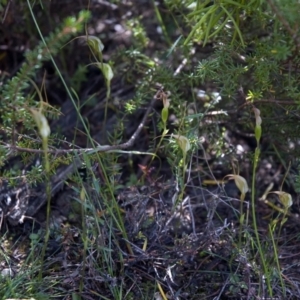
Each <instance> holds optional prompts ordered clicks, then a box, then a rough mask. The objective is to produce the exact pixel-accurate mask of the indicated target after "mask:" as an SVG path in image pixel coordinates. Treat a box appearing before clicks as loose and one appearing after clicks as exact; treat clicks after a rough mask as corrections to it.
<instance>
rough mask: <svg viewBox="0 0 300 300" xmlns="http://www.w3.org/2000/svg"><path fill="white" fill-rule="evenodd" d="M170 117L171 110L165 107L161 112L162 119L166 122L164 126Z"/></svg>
mask: <svg viewBox="0 0 300 300" xmlns="http://www.w3.org/2000/svg"><path fill="white" fill-rule="evenodd" d="M168 117H169V110H168V109H167V108H165V107H164V108H163V109H162V111H161V119H162V121H163V122H164V124H166V123H167V121H168Z"/></svg>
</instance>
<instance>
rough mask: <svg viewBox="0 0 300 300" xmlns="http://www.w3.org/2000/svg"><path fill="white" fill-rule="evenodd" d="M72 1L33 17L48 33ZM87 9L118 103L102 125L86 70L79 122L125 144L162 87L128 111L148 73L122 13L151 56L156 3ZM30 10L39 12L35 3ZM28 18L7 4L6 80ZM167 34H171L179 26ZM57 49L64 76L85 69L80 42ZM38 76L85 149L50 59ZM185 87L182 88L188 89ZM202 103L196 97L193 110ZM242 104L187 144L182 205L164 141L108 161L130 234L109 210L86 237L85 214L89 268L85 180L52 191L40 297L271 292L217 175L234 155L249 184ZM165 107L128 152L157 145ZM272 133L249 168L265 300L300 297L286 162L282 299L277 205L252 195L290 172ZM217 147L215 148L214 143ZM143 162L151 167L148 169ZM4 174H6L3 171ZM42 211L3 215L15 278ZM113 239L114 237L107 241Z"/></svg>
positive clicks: (233, 196)
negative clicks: (131, 52) (130, 53)
mask: <svg viewBox="0 0 300 300" xmlns="http://www.w3.org/2000/svg"><path fill="white" fill-rule="evenodd" d="M70 7H71V4H70V2H67V1H63V2H53V1H52V2H51V3H50V4H49V7H48V8H46V9H48V11H49V14H48V16H49V18H48V19H47V18H45V19H40V20H39V19H38V21H39V22H40V26H41V28H42V29H43V30H44V34H45V35H47V32H48V31H52V30H53V27H52V26H55V24H53V20H52V19H51V18H54V16H56V12H57V11H60V15H59V19H61V18H63V17H65V16H68V15H70V14H71V12H72V11H71V10H70ZM80 9H82V7H81V6H80V5H79V4H78V7H77V6H76V8H75V9H74V10H75V11H74V12H78V11H79V10H80ZM90 9H91V11H92V15H93V18H92V21H91V25H90V28H89V31H91V32H92V31H94V33H93V34H94V35H98V36H100V37H101V40H102V42H103V43H104V45H105V50H104V59H105V61H108V60H109V59H111V60H113V61H115V67H116V70H117V71H116V72H115V78H114V79H113V81H112V95H111V99H112V103H113V105H110V106H109V108H108V114H107V120H106V122H105V123H104V121H103V120H104V119H105V117H104V115H105V107H106V100H105V95H106V89H105V86H104V80H103V77H102V75H101V72H100V71H98V70H97V69H96V68H93V67H89V68H88V71H87V73H86V80H85V81H84V82H82V84H81V85H78V90H77V93H78V95H79V99H80V100H79V102H80V105H81V107H82V108H81V110H80V112H81V115H82V116H83V118H84V120H88V124H89V130H90V134H91V136H92V137H93V139H94V141H96V142H97V143H100V144H111V143H112V141H113V142H114V143H121V142H126V141H127V140H128V139H129V138H130V137H131V136H132V134H133V133H134V131H135V130H136V128H137V127H138V125H139V124H140V122H141V120H142V118H143V116H144V114H145V112H146V109H147V108H148V107H149V105H150V102H151V98H152V97H154V95H155V93H156V92H157V90H158V88H157V86H156V85H155V82H153V83H151V84H149V92H148V94H145V98H144V99H143V100H144V101H143V103H142V105H141V107H140V108H139V109H137V110H136V111H135V112H134V113H133V114H132V115H128V114H126V113H125V104H126V103H127V102H128V101H131V100H132V99H134V97H135V96H136V93H138V92H140V91H141V88H140V86H141V82H140V80H138V79H139V78H140V76H141V73H143V72H144V70H143V69H142V70H141V69H135V66H134V65H133V64H132V60H131V58H129V57H127V56H126V54H125V55H121V53H122V52H124V51H125V50H128V49H130V47H134V46H135V45H134V42H136V40H135V39H134V38H133V37H132V31H131V30H125V29H124V28H125V21H126V18H129V17H128V16H127V15H126V13H127V12H128V11H132V13H133V14H134V16H142V23H143V25H144V26H145V30H146V33H147V37H148V38H149V42H148V46H147V47H146V48H145V49H144V50H145V53H147V55H149V56H150V57H152V58H153V57H155V55H157V53H160V54H161V53H163V52H164V51H167V49H168V48H167V46H166V43H165V42H164V39H163V36H162V35H159V34H157V32H156V27H157V22H156V21H155V18H154V16H155V14H154V11H153V6H152V4H151V5H150V3H148V1H144V2H143V5H142V6H141V7H137V6H130V4H123V5H119V6H115V5H114V4H110V3H109V2H106V1H99V2H98V3H96V2H93V3H92V4H91V7H90ZM72 10H73V7H72ZM35 13H36V14H37V15H38V13H39V9H38V8H36V12H35ZM24 22H25V20H24V18H23V17H22V16H21V15H20V11H19V10H18V7H16V4H15V3H13V2H11V7H10V8H9V9H8V11H7V15H6V18H5V22H4V24H3V28H2V34H1V38H0V43H1V60H0V70H1V71H2V73H6V74H9V75H5V77H3V78H2V80H8V79H9V78H10V77H11V76H13V75H14V74H15V72H16V71H17V70H18V68H19V67H20V64H21V63H22V60H23V52H24V50H22V46H24V47H25V48H29V49H30V48H31V47H32V45H34V44H35V42H36V37H29V36H28V33H27V32H26V30H24V31H23V30H21V29H20V28H21V27H22V26H23V25H24ZM27 26H29V25H27ZM27 29H28V28H27ZM173 35H174V36H176V31H175V30H174V31H173ZM170 37H171V38H172V37H173V36H172V35H170ZM174 40H175V39H174ZM197 50H199V51H198V52H197V53H196V54H195V55H194V57H193V59H194V60H197V59H202V58H203V57H208V56H209V55H211V54H212V53H213V45H209V46H207V47H205V48H202V49H201V48H199V49H197ZM62 51H63V52H64V55H63V56H60V57H59V58H58V61H59V65H60V66H61V69H62V73H63V74H64V76H65V77H66V78H67V82H72V79H74V74H75V71H76V70H77V68H78V65H79V63H80V64H82V65H85V64H88V63H89V62H90V61H89V59H90V58H89V52H88V49H85V48H84V47H81V46H80V45H79V43H77V42H76V41H75V42H74V43H71V44H70V45H68V47H66V49H63V50H62ZM62 57H64V58H65V62H63V61H61V59H62ZM69 58H72V59H69ZM176 59H177V61H176ZM163 63H164V64H166V65H167V68H168V69H169V70H170V71H171V72H174V71H175V70H176V69H177V67H178V65H179V63H180V57H176V58H173V60H172V61H171V60H170V59H169V60H168V59H166V60H165V61H164V62H163ZM64 66H65V67H64ZM43 72H46V88H47V92H46V93H47V97H48V100H49V103H50V104H51V105H53V106H56V107H58V108H60V109H61V112H62V117H60V118H59V119H58V120H52V121H50V122H51V129H52V132H55V131H62V133H63V135H64V136H65V137H66V140H67V141H68V142H70V143H75V144H76V145H77V146H78V147H81V148H84V147H90V142H89V140H88V139H87V137H86V134H85V133H84V128H83V126H82V124H81V123H80V121H78V113H77V112H76V110H75V108H74V105H73V104H72V102H71V101H70V99H68V97H67V95H66V93H65V91H64V88H63V86H62V84H61V83H60V80H59V78H58V77H57V76H56V73H55V70H54V69H53V67H52V66H51V64H50V63H46V64H45V67H44V70H43ZM39 75H42V73H41V74H39ZM42 80H43V76H37V78H36V81H37V85H38V86H41V83H42ZM73 83H74V81H73ZM201 89H204V90H209V89H211V87H210V86H209V84H208V86H207V87H201ZM171 92H172V91H171ZM182 93H183V94H184V91H183V92H182ZM237 94H238V92H237ZM88 99H89V101H87V100H88ZM236 104H239V105H236ZM201 105H202V104H201V103H200V104H199V106H201ZM242 105H243V97H242V96H240V97H237V103H234V105H232V106H231V107H230V106H229V107H228V106H227V107H225V108H222V109H227V111H228V114H229V117H227V118H225V119H221V118H217V117H215V118H211V117H210V116H206V117H204V118H203V120H202V122H201V130H199V139H200V138H202V139H204V142H203V143H202V146H201V147H199V150H197V151H194V152H193V155H192V158H191V159H192V164H191V167H190V171H189V176H188V177H187V178H188V179H187V186H186V189H185V192H184V197H183V201H182V203H181V204H180V205H179V203H177V204H176V203H175V204H174V201H175V200H176V199H177V198H178V197H177V196H178V187H177V183H176V176H175V175H174V168H173V166H171V165H170V161H168V153H167V151H164V149H162V150H161V149H160V150H159V151H158V152H157V154H158V156H159V159H154V160H153V161H152V157H151V156H149V155H148V156H147V155H128V154H122V155H120V156H119V157H118V159H117V160H115V161H114V162H113V164H115V166H117V167H118V171H117V172H116V174H115V176H114V181H115V183H114V184H113V186H114V187H115V190H114V195H115V198H116V200H117V203H118V205H119V207H120V208H121V211H122V215H123V219H124V225H125V229H126V232H127V237H128V241H126V240H124V238H122V236H121V235H120V232H119V230H118V229H117V228H116V227H114V226H112V227H109V226H108V225H107V222H108V221H107V220H108V219H109V218H105V217H104V218H103V219H102V220H101V222H102V223H101V224H100V225H101V234H99V232H98V233H97V235H96V236H95V235H93V234H94V231H93V230H94V228H95V227H97V226H96V225H95V223H94V222H95V221H97V220H96V219H95V218H94V217H93V215H91V216H90V217H87V218H86V220H85V222H86V225H85V226H86V230H87V232H88V234H89V235H90V236H89V242H90V243H91V245H93V246H89V249H88V255H86V257H85V262H84V264H82V263H83V262H82V259H83V253H82V249H83V244H82V239H81V235H82V218H81V215H80V208H79V209H78V206H77V205H76V204H77V203H78V201H77V200H74V199H78V197H79V195H78V193H79V191H80V186H78V183H76V181H73V180H68V181H67V183H66V184H65V186H64V188H63V189H62V190H60V191H59V192H57V193H56V194H55V195H53V198H52V202H51V222H52V233H51V238H50V242H49V247H48V248H47V259H46V261H45V266H44V268H45V271H44V278H45V281H44V283H43V284H42V285H41V291H42V292H41V291H39V292H40V293H42V294H43V295H44V296H45V295H51V296H52V298H51V299H71V295H72V294H74V293H78V294H79V290H80V289H81V293H80V295H81V297H82V299H117V298H116V296H115V295H113V293H112V287H114V286H122V287H123V291H124V294H123V296H122V298H120V299H163V298H162V296H161V294H160V293H159V291H158V289H157V286H158V285H157V283H159V284H160V286H161V287H162V290H164V292H165V293H166V294H167V295H168V297H169V298H168V299H271V298H267V297H268V292H267V291H266V286H265V283H264V282H263V279H262V275H263V272H262V268H261V262H260V258H259V256H258V253H257V248H256V247H255V245H253V243H254V239H253V237H254V233H253V227H252V225H251V224H252V214H251V208H250V221H249V224H248V225H247V226H244V227H243V228H242V232H243V234H242V238H241V247H240V248H239V247H238V237H239V230H240V227H239V226H240V225H239V210H240V200H239V192H238V189H237V188H236V186H235V184H234V183H233V182H232V181H230V182H228V183H227V184H226V185H225V187H223V185H222V183H220V181H222V179H223V178H224V176H225V175H227V174H231V173H233V171H232V163H233V161H235V163H234V164H235V166H237V165H238V166H239V170H240V175H242V176H244V177H245V178H246V180H247V181H248V184H249V185H250V182H251V177H252V162H251V158H252V153H253V151H254V149H255V147H256V143H255V138H254V135H253V134H251V133H249V131H247V130H245V126H244V125H243V124H244V123H245V122H246V121H247V120H252V121H253V119H251V117H249V111H250V109H249V110H248V109H247V108H245V107H243V106H242ZM262 105H264V104H262ZM266 105H267V104H266ZM275 106H276V105H275ZM234 107H239V108H238V109H234ZM279 108H280V107H279V105H278V109H279ZM161 109H162V103H161V101H159V100H157V101H156V102H155V104H154V106H153V108H152V110H151V114H150V115H149V117H148V118H147V122H146V126H145V127H144V129H143V130H142V133H141V134H140V135H139V137H138V138H137V140H136V142H135V143H134V145H133V146H132V147H131V149H129V150H134V151H140V152H147V151H149V152H154V151H155V147H153V143H154V142H155V143H156V146H157V144H158V140H159V139H158V138H157V139H153V136H159V135H160V134H161V132H160V130H159V129H158V128H157V123H158V122H159V119H160V111H161ZM199 109H201V107H199ZM217 110H218V108H215V111H217ZM174 115H176V112H174ZM283 115H284V109H283ZM295 119H297V116H295ZM171 123H172V122H171V121H170V124H169V126H170V128H171V129H173V131H174V132H175V131H176V128H175V127H174V128H172V125H171ZM121 124H125V128H124V130H123V133H122V135H121V136H120V137H119V139H118V140H113V139H112V138H111V137H110V135H113V133H114V129H120V128H121ZM222 130H223V131H222ZM270 134H271V133H268V132H267V133H266V134H264V136H263V141H262V145H261V149H262V158H261V161H260V162H259V167H258V170H257V174H256V218H257V222H258V231H259V234H260V235H261V240H262V245H263V251H264V253H266V261H267V263H268V266H269V267H270V270H269V271H270V273H271V272H273V274H271V275H270V276H271V277H272V288H273V292H274V297H273V298H272V299H298V295H299V297H300V286H299V283H300V276H299V265H298V261H299V258H300V248H299V228H300V220H299V218H298V213H299V197H298V194H297V193H296V192H295V188H294V185H293V177H292V175H291V173H292V171H293V167H292V168H291V171H290V173H289V176H288V177H287V180H286V181H285V185H284V191H286V192H289V193H291V194H292V196H293V206H292V209H291V214H290V216H289V217H288V220H287V222H286V223H285V224H284V226H283V228H282V230H281V233H280V235H279V236H277V234H279V233H278V231H277V230H275V240H276V242H277V243H278V257H279V260H278V261H279V265H280V271H281V274H282V277H283V279H284V282H285V285H286V297H285V298H284V297H283V292H282V286H281V283H280V279H279V276H278V266H277V265H276V262H275V261H274V257H273V245H272V242H271V238H270V234H269V229H268V224H270V223H271V221H272V220H274V219H275V218H276V216H277V215H278V212H276V211H275V210H273V209H272V208H271V207H270V206H269V205H267V204H266V203H265V202H264V201H263V200H259V198H260V197H261V196H262V195H263V194H264V192H265V191H266V189H267V188H268V186H270V184H273V185H274V187H273V189H272V190H279V189H280V186H281V183H282V180H283V177H284V174H285V172H286V171H287V165H288V164H287V163H286V164H284V163H283V161H285V160H284V159H283V160H281V157H278V156H277V155H276V154H275V151H273V150H272V147H271V146H270V145H271V144H272V143H273V139H272V136H270ZM153 140H154V142H153ZM218 143H221V144H220V145H219V146H216V145H217V144H218ZM276 146H278V148H279V149H288V145H282V144H280V145H276ZM59 147H66V143H61V145H60V146H59ZM286 153H287V151H286ZM109 155H110V154H105V155H104V160H105V161H107V162H108V164H109V163H111V162H110V160H109V158H107V156H109ZM287 155H289V154H287ZM14 159H15V158H13V159H12V158H10V160H8V161H7V162H6V165H5V167H6V168H8V167H11V164H12V162H11V161H12V160H14ZM53 159H54V157H53ZM236 160H237V161H238V162H236ZM92 165H93V168H92V171H93V172H89V170H88V171H86V170H84V172H86V173H85V175H84V177H85V178H84V185H85V187H86V189H87V191H88V193H90V194H89V195H90V199H92V201H93V199H98V200H97V202H96V200H95V202H96V203H97V204H95V206H94V207H97V205H98V207H97V209H98V215H99V219H101V218H102V217H103V215H104V214H106V211H105V209H104V208H103V207H106V206H105V205H106V202H105V201H107V200H105V199H103V198H102V197H101V196H100V195H99V193H98V192H97V190H96V188H95V185H94V184H92V179H91V178H92V177H93V176H95V178H96V180H97V182H98V184H99V185H100V187H101V188H102V187H103V185H105V184H106V181H105V175H104V173H105V172H103V170H102V169H101V166H99V165H98V164H97V163H96V162H95V160H93V159H92ZM104 165H105V166H107V165H106V164H104ZM113 166H114V165H113ZM142 166H144V167H146V170H145V169H143V168H142ZM110 167H111V166H110ZM295 172H296V171H295ZM2 173H3V174H4V171H2ZM91 173H92V174H94V175H92V174H91ZM2 179H4V176H2ZM249 194H250V193H248V195H247V197H246V200H245V202H244V211H246V210H247V206H250V207H251V204H250V203H251V199H250V195H249ZM268 199H269V200H270V201H272V202H274V203H276V205H279V202H278V199H277V198H276V197H275V195H274V196H273V195H270V196H269V197H268ZM45 211H46V208H45V206H43V207H42V208H41V209H39V210H38V211H37V212H36V213H35V214H34V215H33V219H34V221H33V220H26V221H25V222H24V223H23V224H18V225H16V226H11V225H10V224H8V223H6V222H5V220H2V221H1V224H2V228H1V230H2V237H1V239H0V241H1V253H2V254H6V257H8V260H4V257H3V258H1V259H0V271H1V272H2V275H4V273H5V270H7V269H8V268H10V269H12V270H13V272H14V275H13V276H17V274H18V272H23V271H24V270H23V269H22V268H24V264H25V265H26V262H27V260H26V259H28V255H32V253H33V252H32V251H33V250H32V249H34V251H37V252H38V251H40V247H39V246H40V244H39V243H38V242H37V245H38V246H36V247H33V242H34V241H35V240H34V238H35V237H36V236H33V234H40V232H43V230H44V226H45V218H46V212H45ZM108 223H109V222H108ZM111 230H112V231H113V234H112V233H111ZM276 233H277V234H276ZM110 235H111V236H112V238H113V240H112V241H108V237H109V236H110ZM118 237H119V240H117V239H118ZM146 242H147V244H146ZM96 244H97V246H95V245H96ZM128 244H130V245H131V247H132V250H133V253H129V251H128V249H127V246H128ZM98 247H109V248H110V250H111V251H112V252H111V253H112V254H111V257H112V258H113V262H112V266H111V268H112V270H113V272H112V273H113V274H114V276H113V277H112V276H111V273H110V272H109V271H108V270H107V269H106V267H104V265H103V264H104V258H103V257H102V256H103V254H101V253H99V252H97V251H96V250H97V249H98ZM30 250H31V251H30ZM1 253H0V255H1ZM269 253H270V254H269ZM8 261H9V262H8ZM83 268H85V269H84V272H85V276H84V279H83V288H82V287H80V283H81V282H82V281H81V280H82V270H83ZM276 272H277V273H276ZM28 276H29V275H28ZM3 278H5V276H3V277H0V280H4V279H3ZM29 280H30V278H29ZM25 290H26V289H24V291H23V293H24V295H25V294H26V293H25ZM126 293H127V294H126ZM21 294H22V293H21ZM26 295H27V296H28V295H29V294H28V293H27V294H26ZM100 295H101V296H100ZM103 295H104V296H105V297H106V298H104V296H103ZM263 296H264V297H265V298H263ZM36 297H37V296H36ZM49 297H50V296H49ZM36 299H39V298H38V297H37V298H36ZM41 299H42V298H41Z"/></svg>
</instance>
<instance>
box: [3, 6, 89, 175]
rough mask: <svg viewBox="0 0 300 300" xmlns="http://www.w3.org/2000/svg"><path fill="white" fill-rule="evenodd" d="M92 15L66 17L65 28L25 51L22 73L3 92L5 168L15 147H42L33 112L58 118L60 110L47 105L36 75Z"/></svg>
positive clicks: (63, 26)
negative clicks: (36, 111) (35, 129)
mask: <svg viewBox="0 0 300 300" xmlns="http://www.w3.org/2000/svg"><path fill="white" fill-rule="evenodd" d="M89 16H90V13H89V12H87V11H82V12H80V13H79V16H78V18H74V17H69V18H67V19H66V20H65V21H64V23H63V24H62V26H60V27H58V28H57V29H56V30H55V31H54V32H53V33H51V34H50V35H49V36H48V37H47V38H45V40H44V41H41V42H40V43H39V44H38V45H37V46H36V47H35V49H33V50H29V51H28V52H26V54H25V62H24V63H23V64H22V66H21V67H20V70H19V71H18V72H17V73H16V75H15V76H14V77H13V78H11V79H8V80H7V81H6V82H5V84H4V85H3V87H2V89H1V91H0V115H1V128H0V130H1V133H2V136H3V139H2V142H3V143H2V145H1V147H0V161H1V163H2V165H3V164H4V162H5V161H6V160H7V159H8V158H10V157H11V154H14V152H12V150H14V147H16V146H18V147H22V148H30V149H39V148H41V141H40V140H39V138H38V135H37V134H36V133H35V132H34V128H35V123H34V120H33V118H32V114H31V112H30V109H32V108H37V107H39V108H43V113H44V114H45V115H46V116H57V111H56V110H55V109H54V108H52V107H51V106H49V105H44V104H46V103H45V102H44V101H43V98H42V96H41V94H40V92H39V90H38V88H37V87H36V86H35V84H34V79H35V76H36V74H38V71H39V70H40V69H41V68H42V66H43V63H44V62H46V61H48V60H49V59H50V57H51V56H55V55H56V54H57V53H58V51H59V50H60V49H61V47H62V46H64V45H65V44H66V42H67V41H69V40H70V38H71V37H72V36H73V35H75V34H78V33H79V32H80V31H82V29H83V26H84V24H85V22H86V21H87V20H88V19H89ZM31 86H33V87H34V88H35V90H36V93H37V94H38V95H39V98H40V99H39V100H40V101H36V96H35V94H36V93H32V94H30V93H29V90H30V87H31ZM20 125H21V126H20ZM25 134H26V135H25ZM30 156H32V155H31V154H28V153H26V154H24V153H23V159H25V162H26V159H28V157H30ZM34 170H35V169H33V172H34ZM34 173H36V172H34ZM6 175H8V174H6Z"/></svg>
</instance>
